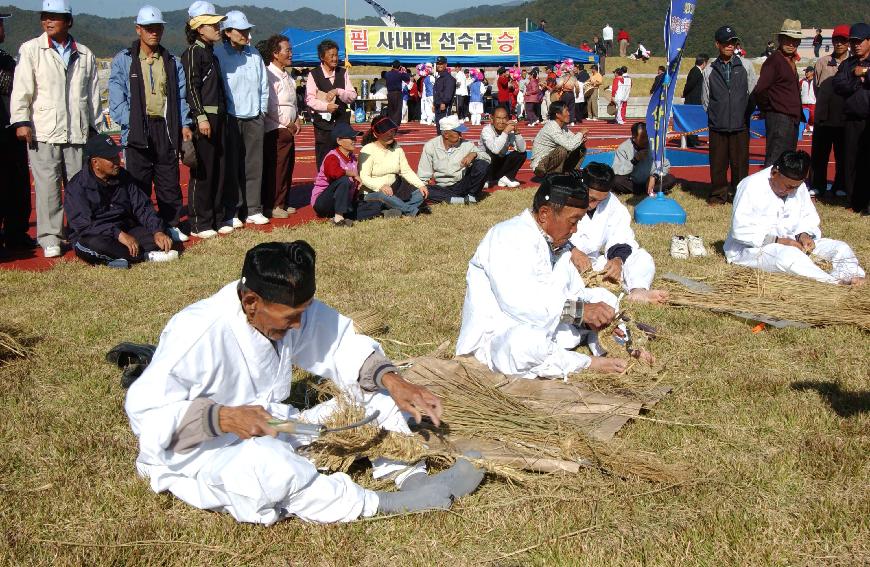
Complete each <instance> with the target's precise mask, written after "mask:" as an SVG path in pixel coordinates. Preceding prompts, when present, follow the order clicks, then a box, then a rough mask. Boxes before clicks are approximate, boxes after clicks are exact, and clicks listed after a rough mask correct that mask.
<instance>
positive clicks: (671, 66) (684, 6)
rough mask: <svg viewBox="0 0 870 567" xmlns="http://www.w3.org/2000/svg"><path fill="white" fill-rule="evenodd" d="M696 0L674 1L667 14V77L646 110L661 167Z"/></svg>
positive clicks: (655, 160) (652, 148) (653, 148)
mask: <svg viewBox="0 0 870 567" xmlns="http://www.w3.org/2000/svg"><path fill="white" fill-rule="evenodd" d="M695 2H696V0H671V5H670V8H668V14H667V16H666V17H665V28H664V33H665V52H666V53H667V59H668V67H667V70H666V71H665V76H664V78H663V80H662V81H660V83H659V85H658V86H657V87H656V90H655V91H653V94H652V96H651V97H650V101H649V107H648V108H647V110H646V129H647V133H648V134H649V138H650V153H651V154H652V158H653V163H654V164H655V168H661V165H662V162H663V161H664V158H665V145H666V144H667V141H668V122H669V121H670V119H671V111H672V109H673V104H674V89H675V88H676V86H677V76H678V74H679V72H680V62H681V61H682V59H683V46H685V45H686V37H688V35H689V28H690V27H691V26H692V17H693V16H694V15H695Z"/></svg>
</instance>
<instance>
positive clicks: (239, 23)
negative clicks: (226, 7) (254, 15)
mask: <svg viewBox="0 0 870 567" xmlns="http://www.w3.org/2000/svg"><path fill="white" fill-rule="evenodd" d="M253 27H255V26H254V24H252V23H251V22H249V21H248V17H247V16H246V15H244V14H243V13H242V12H239V11H238V10H230V11H229V12H227V19H226V20H224V21H222V22H221V30H229V29H233V30H249V29H251V28H253Z"/></svg>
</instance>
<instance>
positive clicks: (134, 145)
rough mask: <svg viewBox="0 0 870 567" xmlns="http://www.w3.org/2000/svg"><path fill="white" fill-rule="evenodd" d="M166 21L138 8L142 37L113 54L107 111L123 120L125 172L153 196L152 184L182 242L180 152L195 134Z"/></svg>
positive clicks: (153, 11)
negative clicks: (165, 31)
mask: <svg viewBox="0 0 870 567" xmlns="http://www.w3.org/2000/svg"><path fill="white" fill-rule="evenodd" d="M165 23H166V22H165V21H164V20H163V14H162V13H161V12H160V10H158V9H157V8H155V7H154V6H143V7H142V9H140V10H139V14H138V15H137V16H136V35H137V36H138V39H137V40H136V41H135V42H133V45H132V46H131V47H129V48H127V49H124V50H122V51H120V52H119V53H118V54H117V55H115V57H114V59H112V70H111V74H110V75H109V112H110V113H111V116H112V120H114V121H115V122H117V123H118V124H119V125H120V126H121V145H122V146H123V147H124V162H125V163H124V165H125V168H126V170H127V172H128V173H129V174H130V175H131V176H132V177H133V179H135V180H136V182H137V183H138V184H139V187H141V188H142V191H144V192H145V195H147V196H148V199H149V200H150V199H151V192H152V187H153V190H154V193H155V194H156V197H157V211H158V214H159V215H160V218H161V219H162V220H163V222H164V223H166V226H167V228H168V230H169V235H170V236H171V237H172V239H173V240H175V241H177V242H184V241H186V240H188V236H187V235H186V234H185V233H184V232H183V231H182V230H181V229H180V228H179V226H178V225H179V222H180V219H181V206H182V196H181V184H180V183H179V177H178V175H179V172H178V154H179V152H180V151H181V142H182V140H183V141H189V140H192V139H193V132H192V131H191V129H190V128H191V126H193V123H192V121H191V117H190V109H189V108H188V106H187V98H186V97H187V88H186V85H187V77H186V76H185V73H184V69H183V65H182V62H181V60H179V59H178V58H176V57H175V56H174V55H172V54H171V53H169V51H167V50H166V49H165V48H164V47H163V46H162V45H161V44H160V40H161V39H162V37H163V26H164V24H165Z"/></svg>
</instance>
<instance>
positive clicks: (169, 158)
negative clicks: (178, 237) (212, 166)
mask: <svg viewBox="0 0 870 567" xmlns="http://www.w3.org/2000/svg"><path fill="white" fill-rule="evenodd" d="M166 128H167V126H166V120H165V119H163V118H154V117H150V116H149V117H148V147H147V148H144V149H142V148H131V147H127V148H126V149H125V150H124V159H125V161H126V167H127V171H128V172H130V175H132V176H133V179H135V180H136V183H137V184H138V185H139V187H141V189H142V191H144V192H145V194H146V195H148V198H149V199H150V198H151V188H152V186H153V187H154V193H156V194H157V214H158V215H160V218H161V219H163V222H165V223H166V224H167V225H168V226H178V220H179V219H180V218H181V185H180V184H179V182H178V148H174V147H172V144H171V143H170V141H169V132H167V130H166Z"/></svg>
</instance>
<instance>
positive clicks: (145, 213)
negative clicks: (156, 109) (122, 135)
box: [63, 134, 178, 268]
mask: <svg viewBox="0 0 870 567" xmlns="http://www.w3.org/2000/svg"><path fill="white" fill-rule="evenodd" d="M84 153H85V158H86V161H87V163H86V164H85V167H84V168H82V170H81V171H80V172H79V173H77V174H76V176H75V177H73V178H72V179H71V180H70V182H69V183H68V184H67V186H66V188H65V193H64V199H63V207H64V210H65V211H66V217H67V221H68V222H69V229H70V231H69V239H70V242H71V243H72V245H73V248H74V249H75V251H76V254H77V255H78V257H79V258H81V259H82V260H84V261H85V262H87V263H89V264H101V265H107V266H109V267H112V268H127V267H129V265H130V263H133V262H141V261H142V260H146V259H147V260H150V261H155V262H159V261H167V260H174V259H175V258H177V257H178V252H176V251H175V250H172V239H171V238H170V237H169V236H168V235H167V234H166V232H165V230H166V227H165V225H164V223H163V221H162V220H160V218H159V217H158V216H157V213H156V212H154V207H153V206H152V205H151V201H150V200H149V199H148V197H147V196H146V195H145V193H143V192H142V190H141V189H140V188H139V186H138V185H137V184H136V181H135V180H134V179H133V177H132V176H131V175H130V174H129V173H127V171H126V170H125V169H123V168H121V148H120V146H118V145H117V144H116V143H115V142H114V140H112V139H111V138H110V137H108V136H106V135H105V134H98V135H96V136H94V137H92V138H91V139H90V140H88V143H87V144H85V151H84Z"/></svg>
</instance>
